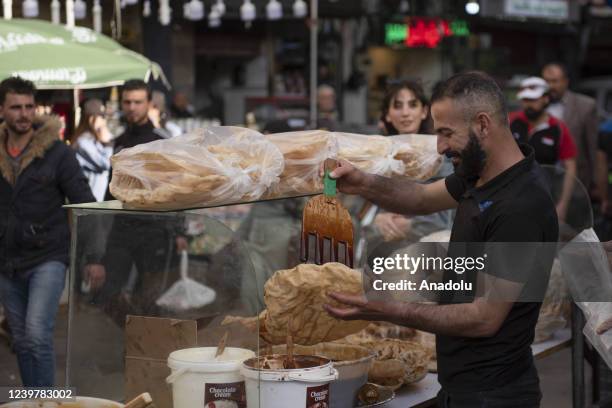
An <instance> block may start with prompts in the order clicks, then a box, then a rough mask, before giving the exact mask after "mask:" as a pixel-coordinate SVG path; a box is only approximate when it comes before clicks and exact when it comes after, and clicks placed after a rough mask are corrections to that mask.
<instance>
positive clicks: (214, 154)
mask: <svg viewBox="0 0 612 408" xmlns="http://www.w3.org/2000/svg"><path fill="white" fill-rule="evenodd" d="M111 163H112V168H113V177H112V181H111V183H110V191H111V193H112V194H113V195H114V196H115V197H116V198H117V199H119V200H121V201H122V202H123V203H124V204H125V205H126V207H132V208H142V209H156V210H171V209H181V208H193V207H201V206H206V205H218V204H229V203H233V202H239V201H251V200H256V199H258V198H260V197H261V196H262V195H263V194H264V193H265V192H266V191H267V189H268V188H269V187H270V186H271V185H273V184H275V183H277V182H278V180H279V176H280V174H281V173H282V171H283V165H284V163H283V156H282V154H281V152H280V151H279V150H278V148H277V147H276V146H274V145H273V144H272V143H270V142H268V141H267V140H266V139H265V138H264V137H263V135H262V134H260V133H258V132H255V131H253V130H250V129H245V128H239V127H230V126H213V127H209V128H205V129H200V130H197V131H195V132H192V133H188V134H185V135H181V136H177V137H174V138H172V139H165V140H157V141H154V142H151V143H146V144H141V145H138V146H134V147H132V148H128V149H124V150H122V151H120V152H119V153H117V154H116V155H114V156H113V157H112V158H111Z"/></svg>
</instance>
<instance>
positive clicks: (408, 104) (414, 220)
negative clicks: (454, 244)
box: [374, 80, 452, 242]
mask: <svg viewBox="0 0 612 408" xmlns="http://www.w3.org/2000/svg"><path fill="white" fill-rule="evenodd" d="M429 113H430V112H429V99H428V98H427V96H426V95H425V91H424V90H423V86H422V85H421V84H420V82H417V81H409V80H405V81H401V82H396V83H394V84H392V85H391V86H390V87H389V88H388V90H387V93H386V94H385V97H384V99H383V103H382V106H381V115H380V122H381V125H382V127H384V131H385V133H386V135H387V136H394V135H400V134H413V133H418V134H431V133H432V124H431V117H430V114H429ZM431 137H435V136H433V135H432V136H431ZM451 172H452V166H451V164H450V163H449V162H448V160H445V163H444V164H443V166H442V168H441V169H440V172H438V174H437V175H436V177H434V179H435V178H439V177H445V176H447V175H448V174H450V173H451ZM448 220H449V218H448V214H432V215H428V216H420V217H406V216H404V215H401V214H393V213H388V212H381V213H379V214H377V215H376V218H375V219H374V225H375V227H376V229H377V230H378V232H379V233H380V234H381V235H382V238H383V240H384V241H387V242H388V241H402V240H406V239H411V240H412V239H418V238H420V237H422V236H424V235H427V234H428V233H431V232H435V230H439V229H444V228H446V226H447V223H448Z"/></svg>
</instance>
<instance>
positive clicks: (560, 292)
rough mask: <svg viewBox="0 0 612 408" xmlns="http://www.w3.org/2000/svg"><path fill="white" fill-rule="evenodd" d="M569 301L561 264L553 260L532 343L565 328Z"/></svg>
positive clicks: (546, 338)
mask: <svg viewBox="0 0 612 408" xmlns="http://www.w3.org/2000/svg"><path fill="white" fill-rule="evenodd" d="M569 301H570V296H569V292H568V289H567V285H566V284H565V278H564V277H563V273H562V271H561V264H560V263H559V260H558V259H557V258H555V260H554V262H553V265H552V269H551V271H550V279H549V281H548V288H547V289H546V294H545V295H544V301H543V302H542V307H541V308H540V314H539V316H538V323H537V324H536V327H535V338H534V340H533V342H534V343H540V342H543V341H546V340H548V339H550V338H551V337H552V336H553V334H554V333H555V332H556V331H557V330H560V329H562V328H564V327H565V326H566V323H567V320H566V319H565V315H567V314H568V311H569V308H570V304H569Z"/></svg>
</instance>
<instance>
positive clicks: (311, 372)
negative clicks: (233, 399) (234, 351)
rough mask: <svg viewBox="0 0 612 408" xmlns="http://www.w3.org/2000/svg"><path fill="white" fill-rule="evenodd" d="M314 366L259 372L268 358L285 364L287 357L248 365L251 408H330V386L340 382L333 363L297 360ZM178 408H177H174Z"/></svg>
mask: <svg viewBox="0 0 612 408" xmlns="http://www.w3.org/2000/svg"><path fill="white" fill-rule="evenodd" d="M294 357H295V359H296V361H298V362H299V361H300V360H302V361H306V360H308V361H309V362H311V363H312V364H310V365H312V366H311V367H307V368H296V369H282V368H276V369H267V368H258V367H259V366H260V365H261V363H262V361H263V360H264V359H266V358H275V359H279V360H281V361H282V360H284V358H285V356H284V355H274V356H262V357H259V358H253V359H250V360H247V361H245V362H244V363H243V364H242V367H241V369H240V372H241V373H242V375H243V376H244V379H245V382H246V391H247V407H248V408H287V407H306V408H315V407H316V408H319V407H328V406H329V404H330V392H329V384H330V382H332V381H334V380H336V379H337V378H338V371H337V370H336V369H335V368H334V367H333V365H332V362H331V360H329V359H327V358H323V357H315V356H294ZM175 408H176V407H175Z"/></svg>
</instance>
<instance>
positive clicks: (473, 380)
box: [0, 63, 612, 407]
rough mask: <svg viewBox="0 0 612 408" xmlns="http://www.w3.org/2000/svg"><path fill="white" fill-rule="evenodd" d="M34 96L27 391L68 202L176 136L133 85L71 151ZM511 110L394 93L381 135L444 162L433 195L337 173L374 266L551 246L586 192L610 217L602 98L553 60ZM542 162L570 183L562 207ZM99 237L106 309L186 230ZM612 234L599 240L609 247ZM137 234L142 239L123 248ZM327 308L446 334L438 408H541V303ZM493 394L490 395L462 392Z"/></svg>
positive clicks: (11, 110)
mask: <svg viewBox="0 0 612 408" xmlns="http://www.w3.org/2000/svg"><path fill="white" fill-rule="evenodd" d="M35 95H36V89H35V87H34V85H33V84H32V83H31V82H29V81H27V80H23V79H21V78H16V77H14V78H9V79H5V80H4V81H2V82H1V83H0V117H1V118H2V124H1V125H0V172H1V176H2V177H0V300H1V301H2V304H3V308H4V314H5V316H6V322H7V323H8V329H10V335H11V340H12V347H13V350H14V352H15V354H16V356H17V361H18V365H19V370H20V374H21V379H22V382H23V384H24V386H31V387H34V386H37V387H41V386H52V385H53V384H54V383H55V379H54V374H55V368H54V349H53V330H54V326H55V321H56V315H57V310H58V305H59V300H60V296H61V293H62V291H63V289H64V285H65V276H66V270H67V265H68V257H69V244H70V228H69V224H68V219H67V217H66V212H65V211H64V209H63V208H62V206H63V204H64V203H65V202H66V201H68V202H70V203H83V202H93V201H103V200H108V199H112V194H111V193H110V191H109V187H108V186H109V180H110V179H111V178H112V168H111V161H110V158H111V156H112V155H113V154H114V153H117V152H119V151H120V150H122V149H125V148H130V147H133V146H136V145H140V144H143V143H148V142H152V141H156V140H162V139H164V138H168V137H173V136H175V135H177V134H179V133H180V130H177V129H176V127H174V126H173V125H172V121H171V120H169V118H168V116H167V115H166V114H165V112H166V111H167V110H166V108H165V100H164V98H163V96H162V97H160V96H159V95H158V96H157V97H156V96H155V95H154V93H153V92H152V91H151V90H150V88H149V87H148V85H147V84H146V83H145V82H143V81H141V80H129V81H126V82H125V84H124V86H123V87H122V90H121V110H122V113H123V119H124V122H125V130H124V131H123V133H121V134H120V135H113V134H112V133H111V131H110V129H109V126H108V124H107V117H106V112H105V105H104V102H103V101H101V100H98V99H90V100H87V101H85V102H84V103H83V104H82V109H81V118H80V122H79V125H78V126H77V128H76V130H75V132H74V134H73V135H72V137H71V138H70V140H69V141H70V145H68V144H66V143H64V142H62V141H60V139H59V137H58V135H59V132H60V127H61V124H60V123H59V122H58V121H57V120H56V119H55V118H54V117H51V116H38V115H36V99H35ZM517 99H518V100H519V101H520V104H521V109H520V110H519V111H517V112H510V113H509V112H507V107H506V106H507V105H506V101H505V100H504V96H503V94H502V92H501V90H500V88H499V87H498V86H497V84H496V83H495V81H494V80H493V79H491V78H490V77H489V76H487V75H486V74H483V73H464V74H458V75H455V76H453V77H451V78H449V79H447V80H445V81H442V82H441V83H440V84H438V86H436V87H435V89H434V92H433V95H432V97H431V98H428V97H427V95H426V93H425V91H424V89H423V86H422V85H421V84H420V83H419V82H418V81H400V82H397V83H392V84H390V86H389V89H388V91H387V94H386V96H385V98H384V100H383V103H382V106H381V109H380V110H381V116H380V123H379V127H380V130H381V133H383V134H384V135H388V136H391V135H397V134H414V133H418V134H426V135H432V136H431V137H436V136H437V146H438V152H439V153H440V154H441V155H443V156H444V164H443V166H442V167H441V170H440V171H439V173H438V174H436V175H435V176H434V177H433V178H432V179H431V180H429V181H428V182H426V183H423V184H415V183H411V182H408V181H405V180H400V179H388V178H382V177H376V178H375V177H372V176H371V175H367V174H364V173H362V172H360V171H358V170H357V169H355V168H354V167H352V166H350V165H349V164H347V163H344V164H343V165H342V166H341V167H340V168H339V169H337V170H336V171H335V172H334V173H333V176H334V177H335V178H337V179H338V186H339V189H340V191H341V192H343V193H345V194H357V195H360V196H361V197H362V199H363V200H365V201H367V202H368V203H370V204H373V205H375V206H377V207H380V209H381V210H380V211H378V212H377V214H376V216H375V219H374V222H373V226H372V228H371V231H369V232H368V233H367V234H369V235H368V240H370V242H371V245H372V247H373V248H379V249H380V250H381V251H383V252H382V253H378V254H377V256H384V255H388V254H389V253H390V251H393V250H394V249H395V248H399V247H401V246H405V245H406V242H413V241H415V240H418V239H419V238H422V237H423V236H425V235H427V234H429V233H431V232H435V231H437V230H440V229H448V230H451V229H452V235H451V242H453V241H455V242H461V241H464V242H467V241H479V242H487V241H506V242H514V241H530V240H531V241H536V242H554V241H556V240H557V235H558V232H559V231H558V228H559V227H558V225H559V224H558V223H563V222H565V221H566V220H567V221H568V222H569V221H570V220H571V219H572V217H580V216H582V214H576V211H578V212H580V211H583V210H584V209H582V208H578V210H576V209H575V208H572V206H571V204H570V203H571V200H572V197H573V196H574V195H575V194H576V191H577V189H578V188H579V187H577V185H578V183H577V182H576V180H579V181H580V183H581V184H582V185H583V186H584V187H585V188H586V190H587V191H588V192H589V193H590V196H591V197H592V199H593V200H594V202H597V203H599V206H597V208H599V210H600V218H603V219H604V220H605V219H611V218H612V211H611V209H610V205H609V199H608V197H609V194H610V192H609V188H608V183H609V180H610V177H609V168H610V166H611V165H612V131H611V129H612V127H610V126H607V125H604V127H603V128H602V131H601V132H599V131H598V126H599V124H598V118H597V111H596V107H595V103H594V101H593V100H592V99H590V98H588V97H586V96H583V95H579V94H576V93H574V92H572V91H570V90H569V78H568V73H567V70H566V68H565V67H564V66H563V65H562V64H559V63H550V64H547V65H545V66H544V67H543V69H542V72H541V76H540V77H529V78H526V79H525V80H523V81H522V82H521V85H520V89H519V92H518V93H517ZM318 100H319V108H320V112H321V115H320V116H319V125H320V126H321V127H325V128H328V129H331V130H334V128H335V127H336V124H337V122H338V116H337V111H336V109H335V92H334V90H333V88H331V87H330V86H323V87H321V88H319V95H318ZM170 111H171V112H173V114H174V115H175V116H176V117H187V116H188V115H191V114H192V109H191V107H190V105H189V104H188V102H187V101H186V99H185V98H184V95H183V96H179V97H177V98H175V100H174V102H173V104H172V106H171V109H170ZM606 126H607V127H606ZM434 135H436V136H434ZM115 136H117V137H115ZM537 164H540V165H550V166H556V167H559V168H562V169H563V170H564V174H565V175H564V178H563V182H562V184H561V186H560V187H559V191H558V192H555V194H554V195H555V196H556V197H558V198H557V199H556V200H555V201H554V202H553V200H552V199H551V196H550V192H547V191H545V188H544V186H543V185H542V183H541V180H540V175H539V171H540V170H539V167H538V165H537ZM501 187H503V188H501ZM485 201H486V202H489V203H491V202H492V203H496V205H493V206H491V209H490V211H489V210H488V208H489V205H490V204H488V205H487V206H486V207H484V209H483V207H481V206H479V205H481V204H482V203H483V202H485ZM497 203H499V204H497ZM262 208H263V207H262ZM485 210H487V211H488V212H487V211H485ZM587 210H588V208H587ZM266 211H267V212H266ZM266 211H264V212H266V214H264V215H259V216H257V215H256V214H255V215H254V217H255V218H258V217H265V216H269V217H275V219H276V220H277V221H278V220H283V219H288V220H289V223H290V224H291V225H292V226H295V225H297V224H299V214H300V211H299V208H293V207H292V208H286V206H284V205H282V204H280V203H278V202H277V203H276V204H274V203H272V204H271V207H270V208H268V209H267V210H266ZM279 222H281V221H279ZM246 224H248V223H246ZM246 224H245V225H246ZM278 226H279V224H278V223H276V224H275V225H274V227H273V228H275V229H276V232H275V234H276V236H277V237H279V238H278V239H281V240H282V241H283V242H282V243H281V244H278V245H276V244H275V248H273V249H274V250H277V249H278V248H279V245H280V247H283V248H286V247H288V246H289V243H288V242H289V241H290V240H291V235H290V234H285V235H282V234H280V235H282V237H280V235H279V234H278ZM102 229H103V230H104V231H106V232H105V235H107V236H108V239H99V237H98V238H97V239H91V241H92V242H90V243H86V245H85V249H84V251H85V252H86V255H87V256H86V259H87V264H86V265H84V268H83V276H82V279H83V280H84V281H86V282H87V284H88V286H89V289H90V290H92V291H94V292H99V293H100V297H101V299H104V301H108V300H109V299H121V298H122V297H124V296H125V293H123V288H125V287H126V285H128V284H129V283H128V281H129V277H130V275H133V274H134V273H135V274H136V279H137V280H138V281H139V283H138V284H139V285H143V281H145V280H146V279H152V278H151V276H150V274H149V272H151V271H156V270H159V269H160V268H162V266H161V265H162V264H163V263H164V259H167V257H168V256H169V254H170V253H174V254H176V253H178V252H180V251H183V250H185V249H187V244H188V243H187V240H186V238H185V236H184V233H183V231H182V226H181V225H176V223H162V225H160V226H159V227H156V228H153V229H152V228H150V225H149V226H147V225H143V224H142V223H140V222H139V221H138V220H136V221H134V220H130V219H128V218H125V219H121V218H120V217H116V218H115V221H114V222H113V223H112V225H110V226H103V227H102ZM293 229H295V228H293ZM143 231H144V232H143ZM288 231H289V230H288ZM259 233H261V231H260V232H259ZM609 234H610V231H607V230H605V229H603V230H602V237H601V239H602V241H603V240H606V239H609V238H610V237H609V236H608V235H609ZM248 235H249V233H248V231H247V232H245V236H248ZM127 236H130V237H133V239H129V240H125V239H119V238H121V237H123V238H125V237H127ZM101 241H102V242H101ZM168 243H170V245H168ZM381 243H384V244H381ZM379 244H380V245H379ZM262 251H265V250H262ZM385 251H386V252H385ZM277 258H278V257H274V259H277ZM262 259H263V260H265V259H266V256H265V255H262ZM270 261H271V258H269V259H267V261H266V262H270ZM262 262H263V261H262ZM546 262H549V263H552V259H547V260H546ZM134 266H135V268H134ZM548 266H549V267H550V265H548ZM274 267H275V268H277V269H278V268H279V265H277V264H276V263H274ZM333 297H335V299H336V300H338V301H339V302H340V303H342V304H345V305H347V306H348V308H329V309H328V311H329V313H330V314H332V315H334V316H337V317H338V318H349V319H350V318H360V319H370V320H389V321H393V322H395V323H398V322H399V323H401V324H405V325H407V326H410V327H415V328H418V329H422V330H425V331H430V332H433V333H435V334H437V335H438V342H439V343H438V367H439V372H440V375H439V378H440V382H441V384H442V387H443V391H442V393H441V396H440V401H441V403H442V406H453V407H455V406H470V407H471V406H481V405H478V404H482V402H483V400H484V399H487V400H489V399H490V400H496V401H503V400H505V401H506V402H508V401H511V403H510V405H504V406H538V404H539V400H540V393H539V385H538V379H537V373H536V372H535V368H534V366H533V360H532V358H531V352H530V351H529V346H530V344H531V342H532V340H533V327H534V326H535V322H536V320H537V315H538V306H537V305H535V306H534V305H529V304H520V305H519V304H518V303H517V304H512V303H509V304H508V303H500V305H497V306H495V307H492V306H491V304H490V303H486V302H482V303H478V302H474V303H473V304H469V305H465V304H464V305H456V304H452V301H451V300H449V301H448V302H447V303H449V304H446V305H435V306H434V305H418V306H417V305H415V306H414V307H413V308H409V309H407V308H402V309H399V308H396V307H395V306H394V305H389V304H386V305H371V304H368V303H367V302H366V303H364V302H363V300H362V299H359V298H355V297H354V296H348V295H345V294H334V295H333ZM124 301H129V300H125V299H124ZM519 320H520V322H521V324H520V325H519V324H518V323H517V322H518V321H519ZM525 322H526V323H525ZM519 326H520V327H519ZM465 333H471V334H470V335H469V336H467V337H465ZM479 347H487V348H488V350H490V351H491V353H490V354H489V355H487V357H486V361H485V360H483V357H482V356H481V355H480V354H479V353H476V352H475V351H474V350H477V349H479ZM509 355H511V356H513V358H512V359H508V358H507V357H508V356H509ZM457 361H459V362H460V363H461V364H457ZM466 368H469V369H470V370H469V372H468V371H466V370H465V369H466ZM499 384H504V386H503V387H500V386H499ZM483 387H485V388H486V390H491V389H495V391H494V392H488V393H487V392H479V393H469V394H467V393H465V392H463V391H465V390H476V391H479V390H482V389H484V388H483ZM519 396H520V401H519V400H518V399H517V398H519ZM449 401H451V402H452V403H449ZM512 401H514V402H512ZM513 403H515V405H512V404H513ZM445 404H446V405H445ZM516 404H519V405H516Z"/></svg>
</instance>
